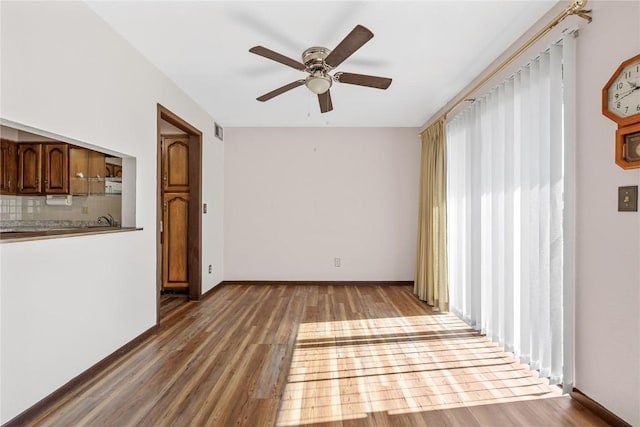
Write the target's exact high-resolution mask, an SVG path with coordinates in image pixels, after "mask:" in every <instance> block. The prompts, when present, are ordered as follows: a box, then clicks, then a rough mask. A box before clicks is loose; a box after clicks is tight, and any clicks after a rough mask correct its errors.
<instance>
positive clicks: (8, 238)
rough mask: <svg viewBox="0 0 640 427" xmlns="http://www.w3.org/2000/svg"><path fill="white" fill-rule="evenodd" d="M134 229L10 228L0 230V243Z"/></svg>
mask: <svg viewBox="0 0 640 427" xmlns="http://www.w3.org/2000/svg"><path fill="white" fill-rule="evenodd" d="M138 230H142V228H136V227H109V226H85V227H58V228H55V227H54V228H45V227H12V228H6V229H2V230H0V243H11V242H24V241H29V240H43V239H55V238H61V237H72V236H85V235H93V234H108V233H122V232H129V231H138Z"/></svg>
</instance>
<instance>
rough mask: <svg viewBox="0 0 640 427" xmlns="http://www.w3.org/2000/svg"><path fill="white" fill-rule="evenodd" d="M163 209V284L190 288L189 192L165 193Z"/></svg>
mask: <svg viewBox="0 0 640 427" xmlns="http://www.w3.org/2000/svg"><path fill="white" fill-rule="evenodd" d="M163 209H164V214H163V217H164V218H163V223H164V227H163V228H164V229H163V234H164V236H163V245H162V247H163V253H162V259H163V263H162V264H163V267H164V272H163V276H164V280H163V282H164V283H163V286H164V288H165V289H188V288H189V259H188V256H187V248H188V236H189V193H165V195H164V203H163Z"/></svg>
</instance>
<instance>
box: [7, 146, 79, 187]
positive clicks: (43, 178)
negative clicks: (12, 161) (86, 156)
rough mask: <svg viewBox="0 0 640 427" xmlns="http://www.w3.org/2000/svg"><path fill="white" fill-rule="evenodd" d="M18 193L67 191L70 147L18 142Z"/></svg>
mask: <svg viewBox="0 0 640 427" xmlns="http://www.w3.org/2000/svg"><path fill="white" fill-rule="evenodd" d="M17 193H18V194H68V193H69V146H68V145H67V144H64V143H54V144H50V143H20V144H18V188H17Z"/></svg>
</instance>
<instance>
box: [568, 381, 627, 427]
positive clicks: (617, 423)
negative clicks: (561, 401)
mask: <svg viewBox="0 0 640 427" xmlns="http://www.w3.org/2000/svg"><path fill="white" fill-rule="evenodd" d="M569 396H571V398H572V399H574V400H575V401H576V402H578V403H580V404H581V405H582V406H584V407H585V408H587V409H588V410H590V411H591V412H593V413H594V414H596V415H597V416H599V417H600V418H602V419H603V420H604V421H605V422H606V423H607V424H609V425H610V426H613V427H631V424H629V423H627V422H626V421H625V420H623V419H622V418H620V417H619V416H617V415H616V414H614V413H613V412H611V411H610V410H608V409H607V408H605V407H604V406H602V405H601V404H599V403H598V402H596V401H595V400H593V399H592V398H590V397H589V396H587V395H586V394H584V393H583V392H581V391H580V390H578V389H577V388H574V389H573V391H572V392H570V393H569Z"/></svg>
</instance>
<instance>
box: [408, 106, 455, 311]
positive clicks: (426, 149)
mask: <svg viewBox="0 0 640 427" xmlns="http://www.w3.org/2000/svg"><path fill="white" fill-rule="evenodd" d="M420 136H421V138H422V156H421V164H420V211H419V214H418V215H419V216H418V253H417V258H416V278H415V282H414V287H413V291H414V293H415V294H416V295H417V296H418V298H420V299H421V300H423V301H426V302H427V304H429V305H431V306H433V307H434V308H435V309H438V310H440V311H449V284H448V277H447V276H448V275H447V166H446V152H445V150H446V144H445V123H444V119H442V120H439V121H438V122H437V123H434V124H433V125H431V126H430V127H429V128H427V129H426V130H425V131H424V132H422V134H421V135H420Z"/></svg>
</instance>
